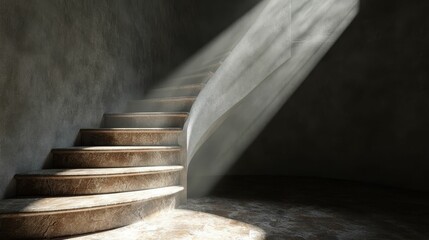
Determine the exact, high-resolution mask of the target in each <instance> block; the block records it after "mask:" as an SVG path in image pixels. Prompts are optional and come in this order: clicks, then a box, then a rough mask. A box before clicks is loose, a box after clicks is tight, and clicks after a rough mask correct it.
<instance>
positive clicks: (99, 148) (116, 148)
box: [53, 146, 181, 151]
mask: <svg viewBox="0 0 429 240" xmlns="http://www.w3.org/2000/svg"><path fill="white" fill-rule="evenodd" d="M180 149H181V147H180V146H95V147H68V148H55V149H53V151H128V150H180Z"/></svg>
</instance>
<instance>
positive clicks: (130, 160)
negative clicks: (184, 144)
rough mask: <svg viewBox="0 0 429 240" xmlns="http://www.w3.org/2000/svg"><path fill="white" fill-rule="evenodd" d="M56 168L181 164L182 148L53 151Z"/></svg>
mask: <svg viewBox="0 0 429 240" xmlns="http://www.w3.org/2000/svg"><path fill="white" fill-rule="evenodd" d="M52 156H53V162H54V166H55V167H56V168H109V167H145V166H167V165H178V164H180V150H170V151H131V150H130V151H121V152H100V151H94V152H87V151H82V152H79V151H76V152H65V151H58V152H53V153H52Z"/></svg>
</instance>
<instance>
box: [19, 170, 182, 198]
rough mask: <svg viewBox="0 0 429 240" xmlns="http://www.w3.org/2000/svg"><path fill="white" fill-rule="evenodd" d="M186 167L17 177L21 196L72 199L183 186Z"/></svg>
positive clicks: (48, 172) (50, 172)
mask: <svg viewBox="0 0 429 240" xmlns="http://www.w3.org/2000/svg"><path fill="white" fill-rule="evenodd" d="M182 169H183V167H182V166H157V167H129V168H87V169H45V170H40V171H35V172H29V173H25V174H17V175H15V180H16V192H17V194H18V195H21V196H71V195H87V194H100V193H115V192H126V191H136V190H143V189H150V188H159V187H167V186H174V185H178V184H179V178H180V171H181V170H182Z"/></svg>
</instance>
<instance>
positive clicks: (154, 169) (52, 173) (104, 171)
mask: <svg viewBox="0 0 429 240" xmlns="http://www.w3.org/2000/svg"><path fill="white" fill-rule="evenodd" d="M182 169H183V167H182V166H177V165H176V166H149V167H125V168H84V169H43V170H39V171H32V172H28V173H23V174H17V175H16V177H18V178H19V177H41V176H46V177H65V176H67V177H69V176H75V177H83V176H97V175H127V174H150V173H162V172H174V171H180V170H182Z"/></svg>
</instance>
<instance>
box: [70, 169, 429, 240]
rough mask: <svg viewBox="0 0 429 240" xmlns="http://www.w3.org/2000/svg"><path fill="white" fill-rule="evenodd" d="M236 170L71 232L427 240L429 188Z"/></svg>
mask: <svg viewBox="0 0 429 240" xmlns="http://www.w3.org/2000/svg"><path fill="white" fill-rule="evenodd" d="M240 179H241V178H236V179H225V180H223V181H222V182H221V183H220V184H219V185H218V186H217V188H216V189H215V191H214V192H213V193H212V196H208V197H203V198H190V199H189V200H188V203H187V204H186V205H184V206H182V207H181V209H178V210H174V211H171V212H165V213H163V214H161V215H157V216H154V217H153V218H150V219H147V220H145V221H143V222H139V223H136V224H134V225H130V226H127V227H124V228H118V229H114V230H110V231H106V232H100V233H96V234H90V235H86V236H79V237H75V238H71V239H82V240H83V239H88V240H89V239H91V240H96V239H124V238H126V239H172V240H184V239H186V240H191V239H192V240H194V239H195V240H199V239H222V240H223V239H246V240H247V239H255V240H256V239H258V240H259V239H270V240H271V239H274V240H277V239H278V240H333V239H336V240H362V239H365V240H392V239H395V240H426V239H428V238H429V230H428V229H427V226H428V224H429V219H428V218H427V216H428V214H429V195H427V194H423V193H419V192H413V191H404V190H400V189H391V188H383V187H379V186H373V185H365V184H357V183H353V182H344V181H343V182H341V181H327V180H323V179H304V178H288V179H285V178H271V179H265V180H264V178H261V177H256V176H255V177H254V178H253V179H252V178H244V179H241V180H240Z"/></svg>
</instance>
